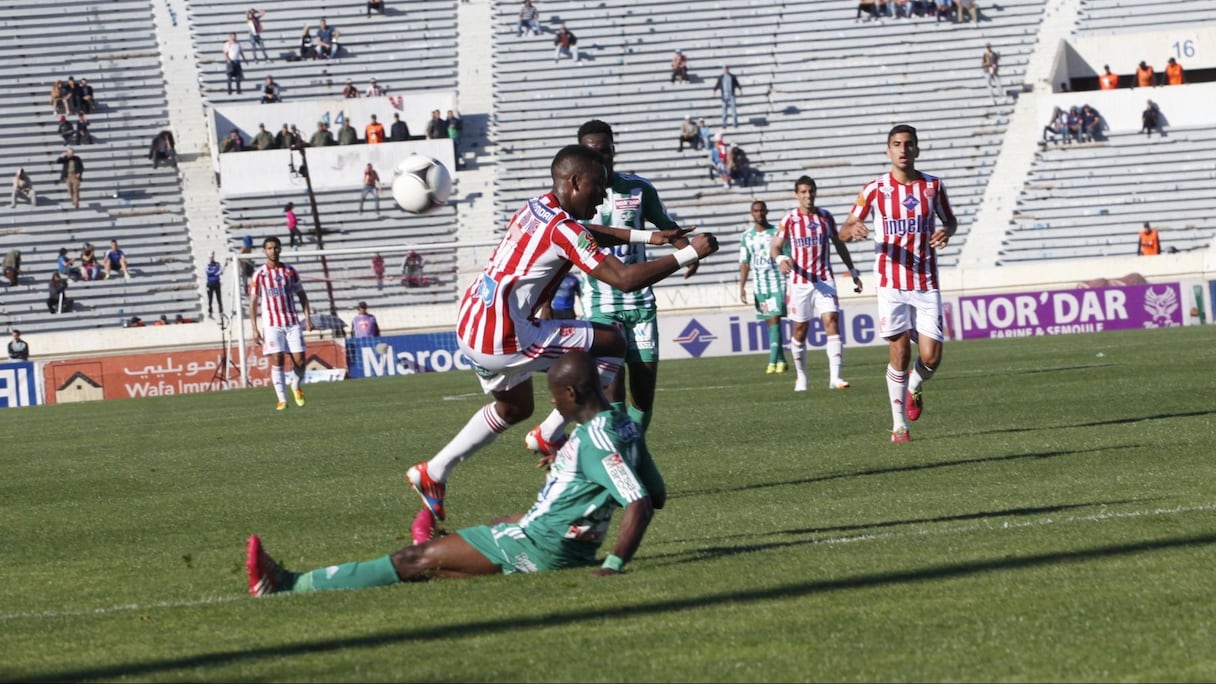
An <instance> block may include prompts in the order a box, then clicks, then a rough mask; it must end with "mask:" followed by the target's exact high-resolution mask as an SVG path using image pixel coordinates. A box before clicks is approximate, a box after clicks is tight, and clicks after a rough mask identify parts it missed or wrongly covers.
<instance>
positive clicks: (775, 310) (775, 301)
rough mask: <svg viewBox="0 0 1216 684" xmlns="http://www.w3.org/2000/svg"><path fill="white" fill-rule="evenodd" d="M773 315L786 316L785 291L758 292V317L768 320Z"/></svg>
mask: <svg viewBox="0 0 1216 684" xmlns="http://www.w3.org/2000/svg"><path fill="white" fill-rule="evenodd" d="M773 316H777V317H780V318H784V317H785V293H784V292H768V293H764V294H759V293H757V294H756V318H759V319H762V320H766V321H767V320H768V319H770V318H772V317H773Z"/></svg>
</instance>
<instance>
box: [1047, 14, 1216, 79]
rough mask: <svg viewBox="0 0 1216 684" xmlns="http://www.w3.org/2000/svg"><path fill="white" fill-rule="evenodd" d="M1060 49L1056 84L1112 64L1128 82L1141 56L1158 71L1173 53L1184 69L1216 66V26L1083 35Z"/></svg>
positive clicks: (1100, 71)
mask: <svg viewBox="0 0 1216 684" xmlns="http://www.w3.org/2000/svg"><path fill="white" fill-rule="evenodd" d="M1060 53H1061V57H1060V58H1058V59H1057V60H1056V69H1055V74H1054V75H1053V76H1052V79H1051V83H1052V85H1053V87H1054V86H1055V85H1056V84H1058V83H1059V82H1060V81H1063V80H1066V79H1069V78H1085V77H1090V78H1093V77H1096V76H1098V75H1099V74H1101V73H1102V72H1103V69H1102V67H1103V66H1105V65H1110V70H1111V71H1112V72H1114V73H1116V74H1119V76H1121V77H1122V78H1123V80H1124V82H1126V81H1127V79H1128V78H1129V77H1134V76H1135V73H1136V67H1138V66H1139V65H1140V62H1141V60H1143V61H1145V62H1147V63H1148V65H1149V66H1151V67H1153V71H1155V72H1156V73H1158V74H1161V73H1163V72H1164V71H1165V64H1166V62H1167V61H1168V60H1169V58H1170V57H1173V58H1174V59H1176V60H1178V63H1179V64H1181V65H1182V68H1183V69H1184V70H1186V69H1210V68H1213V67H1216V27H1212V26H1211V25H1206V26H1188V27H1185V28H1174V29H1168V30H1163V31H1146V32H1144V33H1130V34H1129V33H1121V34H1118V35H1105V36H1080V37H1076V38H1073V39H1072V40H1071V41H1069V43H1067V44H1066V45H1061V49H1060Z"/></svg>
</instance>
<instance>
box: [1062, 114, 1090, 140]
mask: <svg viewBox="0 0 1216 684" xmlns="http://www.w3.org/2000/svg"><path fill="white" fill-rule="evenodd" d="M1064 121H1065V126H1066V130H1067V135H1065V136H1064V142H1066V143H1068V142H1072V141H1074V140H1075V141H1077V142H1084V135H1085V129H1084V128H1083V127H1082V125H1081V110H1080V109H1077V108H1076V107H1070V108H1069V110H1068V118H1067V119H1065V120H1064Z"/></svg>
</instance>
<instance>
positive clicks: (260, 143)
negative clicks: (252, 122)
mask: <svg viewBox="0 0 1216 684" xmlns="http://www.w3.org/2000/svg"><path fill="white" fill-rule="evenodd" d="M249 146H250V147H252V148H253V149H254V150H257V151H259V152H260V151H262V150H273V149H274V148H275V144H274V136H273V135H271V134H270V131H268V130H266V124H264V123H260V124H258V132H257V135H255V136H253V140H251V141H249Z"/></svg>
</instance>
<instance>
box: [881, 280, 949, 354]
mask: <svg viewBox="0 0 1216 684" xmlns="http://www.w3.org/2000/svg"><path fill="white" fill-rule="evenodd" d="M912 328H916V332H917V333H918V334H921V335H927V336H929V337H932V338H933V339H935V340H937V341H938V342H941V341H943V340H944V339H945V338H944V337H943V335H942V293H941V291H939V290H896V289H895V288H892V287H880V288H878V334H879V335H881V336H882V337H884V338H891V337H895V336H896V335H898V334H900V333H902V332H904V331H907V330H911V329H912Z"/></svg>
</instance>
